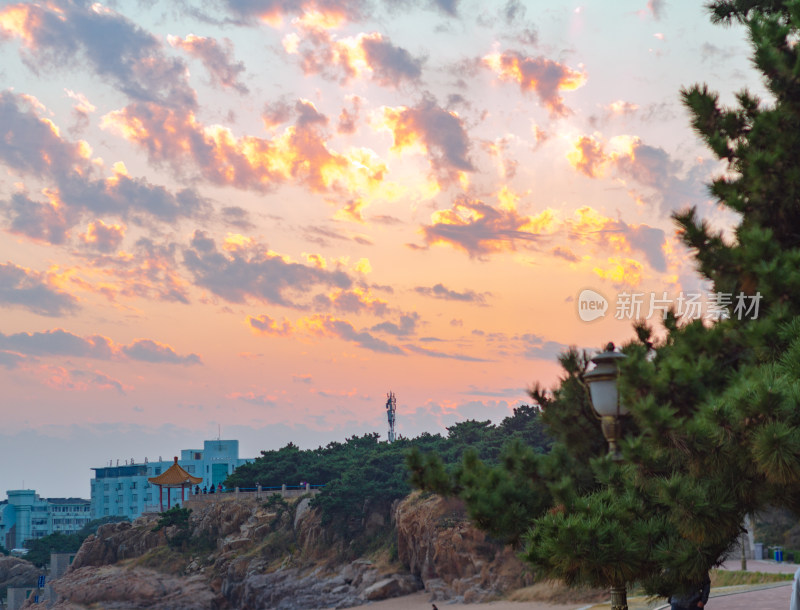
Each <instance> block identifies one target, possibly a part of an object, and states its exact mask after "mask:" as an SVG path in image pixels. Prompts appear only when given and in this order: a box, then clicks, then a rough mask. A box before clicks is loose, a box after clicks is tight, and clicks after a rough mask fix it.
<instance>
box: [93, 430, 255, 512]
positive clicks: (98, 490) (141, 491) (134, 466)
mask: <svg viewBox="0 0 800 610" xmlns="http://www.w3.org/2000/svg"><path fill="white" fill-rule="evenodd" d="M250 461H252V460H249V459H241V458H239V441H235V440H227V441H224V440H213V441H204V442H203V448H202V449H183V450H181V456H180V459H179V460H178V464H180V466H181V467H182V468H183V469H185V470H186V472H188V473H189V474H191V475H194V476H196V477H201V478H202V479H203V482H202V483H201V484H200V487H201V488H202V487H203V486H211V485H219V484H220V483H222V482H223V481H224V480H225V479H226V478H227V477H228V475H229V474H231V473H232V472H233V471H234V470H235V469H236V468H237V467H239V466H241V465H242V464H246V463H247V462H250ZM173 463H174V460H159V461H154V462H151V461H148V460H147V459H145V461H144V462H143V463H141V464H140V463H133V460H131V462H130V463H123V464H122V465H119V464H117V465H114V466H111V465H109V466H103V467H100V468H92V470H94V472H95V475H94V478H93V479H92V481H91V498H92V500H91V502H92V510H91V513H92V517H93V518H95V519H99V518H101V517H107V516H118V517H128V518H129V519H135V518H136V517H138V516H139V515H141V514H142V513H143V512H147V511H151V510H158V508H157V507H158V501H159V498H158V488H157V487H155V486H153V485H151V484H150V483H149V481H148V480H147V479H148V478H150V477H156V476H158V475H160V474H161V473H162V472H164V471H165V470H167V468H169V467H170V466H172V464H173ZM180 494H181V491H180V490H179V489H175V490H172V496H171V498H170V502H169V505H170V506H174V505H175V502H180V499H181V495H180ZM164 503H165V504H167V502H166V495H165V497H164Z"/></svg>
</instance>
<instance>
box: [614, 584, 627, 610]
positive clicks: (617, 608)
mask: <svg viewBox="0 0 800 610" xmlns="http://www.w3.org/2000/svg"><path fill="white" fill-rule="evenodd" d="M611 610H628V592H627V591H626V590H625V585H614V586H613V587H611Z"/></svg>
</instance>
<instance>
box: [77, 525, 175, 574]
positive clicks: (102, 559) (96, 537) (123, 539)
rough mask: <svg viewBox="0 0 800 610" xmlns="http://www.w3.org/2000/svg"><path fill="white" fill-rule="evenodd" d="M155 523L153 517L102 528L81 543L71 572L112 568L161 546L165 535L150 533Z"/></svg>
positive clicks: (102, 526)
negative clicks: (118, 563)
mask: <svg viewBox="0 0 800 610" xmlns="http://www.w3.org/2000/svg"><path fill="white" fill-rule="evenodd" d="M156 521H157V519H156V518H155V517H140V518H139V519H137V520H136V521H135V522H133V523H129V522H127V521H122V522H120V523H106V524H105V525H101V526H100V527H99V528H97V533H96V534H93V535H91V536H89V537H88V538H87V539H86V540H85V541H84V542H83V545H81V548H80V549H79V550H78V554H77V555H76V556H75V560H74V561H73V562H72V566H70V569H71V570H77V569H78V568H82V567H85V566H104V565H111V564H114V563H116V562H117V561H121V560H123V559H131V558H133V557H139V556H141V555H144V554H145V553H146V552H147V551H149V550H150V549H154V548H156V547H158V546H160V545H162V544H164V542H165V538H164V532H163V531H162V532H153V531H152V529H153V527H154V526H155V523H156Z"/></svg>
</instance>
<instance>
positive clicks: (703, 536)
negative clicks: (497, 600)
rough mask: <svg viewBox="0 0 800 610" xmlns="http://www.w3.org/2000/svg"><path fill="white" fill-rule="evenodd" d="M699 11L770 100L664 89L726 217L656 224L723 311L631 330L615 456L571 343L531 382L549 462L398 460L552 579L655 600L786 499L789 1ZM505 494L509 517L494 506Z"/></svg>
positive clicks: (791, 502)
mask: <svg viewBox="0 0 800 610" xmlns="http://www.w3.org/2000/svg"><path fill="white" fill-rule="evenodd" d="M709 9H710V11H711V15H712V19H713V20H714V21H716V22H719V23H723V24H734V23H738V24H741V25H744V26H745V27H746V29H747V32H748V34H749V37H750V41H751V44H752V48H753V63H754V65H755V67H756V68H757V69H758V70H759V71H760V72H761V74H762V75H763V79H764V83H765V85H766V88H767V90H768V92H769V96H770V99H769V100H768V101H765V100H760V99H758V98H757V97H755V96H754V95H752V94H751V93H749V92H748V91H742V92H740V93H738V94H737V95H736V102H737V105H736V106H735V107H733V108H726V107H722V106H721V105H720V103H719V97H718V96H717V94H715V93H712V92H711V91H710V90H709V89H708V87H707V86H705V85H698V86H695V87H691V88H688V89H686V90H684V91H683V92H682V97H683V100H684V102H685V104H686V105H687V107H688V108H689V110H690V112H691V114H692V125H693V127H694V129H695V130H696V131H697V133H698V134H699V135H700V136H701V137H702V138H703V139H704V140H705V142H706V143H707V144H708V146H709V148H710V149H711V150H712V151H713V153H714V154H715V155H716V156H717V158H719V159H720V160H722V161H724V162H726V163H727V165H728V167H727V172H726V173H725V174H723V175H722V176H721V177H719V178H718V179H716V180H714V182H713V183H712V185H711V189H710V190H711V193H712V194H713V196H714V197H715V198H716V199H717V200H718V202H719V204H720V205H722V206H725V207H726V208H728V209H730V210H732V211H734V212H736V213H737V214H738V215H739V218H740V221H739V222H738V225H737V226H736V228H735V231H734V233H733V236H732V237H731V238H727V239H726V237H725V236H724V234H723V233H722V232H715V231H713V230H712V229H711V228H710V226H709V225H708V224H707V223H705V222H703V221H702V220H700V219H699V216H698V213H697V211H696V210H695V209H691V210H687V211H683V212H681V213H678V214H676V215H675V216H674V218H675V221H676V223H677V225H678V228H679V230H680V232H681V235H682V238H683V241H684V242H685V243H686V245H687V246H688V247H689V248H690V250H691V252H692V255H693V256H694V258H695V260H696V264H697V269H698V271H699V272H700V274H701V275H702V276H703V277H704V278H705V279H706V280H708V281H709V282H710V283H711V284H712V286H713V291H714V292H715V293H722V294H729V295H731V303H730V305H729V312H730V314H731V317H730V318H729V319H722V320H719V321H709V320H706V321H703V320H695V321H690V322H684V321H682V320H680V319H679V318H678V317H677V316H676V314H675V313H671V314H670V315H668V316H667V318H666V319H665V320H664V333H663V338H656V336H655V334H654V333H653V332H652V330H651V329H650V328H648V327H646V326H645V325H643V324H639V325H637V327H636V328H635V330H636V338H635V339H634V340H632V341H631V342H630V343H628V344H627V345H625V346H624V351H625V353H626V354H627V355H628V358H627V360H626V361H625V362H624V363H623V365H622V367H621V377H620V383H621V389H622V396H623V398H624V400H625V401H626V405H627V406H628V408H629V410H630V412H631V414H630V416H629V417H628V421H627V422H626V437H625V439H624V440H623V441H622V442H621V449H622V453H623V455H624V458H625V459H624V461H623V462H622V463H614V462H613V461H611V460H610V459H609V458H607V457H605V456H604V455H603V454H604V449H603V440H602V436H601V435H600V431H599V426H598V423H597V421H596V420H595V419H594V417H593V416H592V414H591V411H590V410H589V409H588V403H587V401H586V396H585V390H584V389H583V383H582V377H583V373H584V372H585V370H586V361H585V359H584V358H583V357H582V356H581V355H580V354H578V353H576V352H574V351H573V352H570V353H568V354H565V355H564V356H563V357H562V359H561V362H562V365H563V366H564V371H565V375H564V377H563V378H562V380H561V382H560V385H559V386H558V388H556V390H555V391H553V392H552V393H548V392H544V391H543V390H541V388H535V389H534V391H533V393H532V395H533V397H534V399H535V400H536V401H537V403H538V405H539V406H541V408H542V409H543V420H544V422H545V423H546V424H547V425H548V426H549V431H550V433H551V434H552V436H553V437H554V438H555V439H556V444H555V445H554V447H553V450H552V451H551V452H550V454H549V455H546V456H540V455H535V454H534V453H531V452H526V449H525V447H520V446H518V447H516V448H514V450H513V451H512V452H510V453H509V454H508V455H506V456H504V458H503V459H501V460H500V462H499V464H498V465H496V466H487V465H485V464H483V463H481V461H480V460H477V459H476V458H475V456H467V459H465V460H464V462H463V464H462V465H461V466H460V467H458V468H456V469H453V470H450V471H449V472H447V471H445V470H444V469H443V468H442V467H441V464H439V463H438V462H437V460H436V459H435V458H431V457H429V456H423V455H416V456H414V457H413V458H412V460H411V466H412V469H413V470H414V473H415V474H414V477H415V481H416V482H417V483H418V484H419V485H422V486H426V487H428V488H431V489H439V490H445V491H447V490H449V491H450V492H451V493H457V494H458V495H460V496H461V497H463V498H464V499H465V500H466V501H467V505H468V507H469V510H470V514H472V515H473V517H475V519H476V522H477V523H478V524H479V525H481V526H482V527H485V528H486V529H488V530H490V531H497V532H500V533H503V532H505V533H506V537H507V539H509V540H511V541H520V542H521V543H523V544H524V545H525V549H526V556H527V558H528V560H529V561H530V562H531V563H532V564H534V565H535V566H537V567H538V568H539V569H540V570H542V571H544V572H545V573H547V574H548V575H550V576H555V577H558V578H562V579H564V580H566V581H568V582H584V583H589V584H594V585H602V584H611V583H614V584H618V585H621V584H625V583H632V582H640V583H642V584H643V585H644V586H645V588H646V589H647V590H648V591H649V592H652V593H660V594H667V593H669V592H671V591H674V590H675V588H676V587H678V586H680V585H681V584H685V583H686V582H690V581H697V580H699V578H700V577H701V576H702V575H703V574H705V572H706V571H707V570H708V568H709V567H710V566H712V565H714V564H716V563H718V562H719V561H721V560H722V559H723V558H724V556H725V554H726V553H727V552H728V551H729V550H730V549H731V546H732V544H734V543H735V541H736V539H737V537H738V536H739V535H740V533H741V531H742V523H743V520H744V516H745V515H746V514H750V513H753V512H755V511H758V510H759V509H761V508H763V507H765V506H767V505H775V506H784V507H787V508H790V509H792V510H794V511H795V512H797V511H798V510H799V509H800V45H797V44H796V43H797V41H798V38H800V2H797V1H796V0H793V1H781V0H771V1H768V0H761V1H759V0H731V1H717V2H712V3H711V4H710V5H709ZM759 297H760V300H759ZM737 305H740V306H743V307H742V308H737ZM756 305H757V306H758V315H757V317H755V306H756ZM487 481H489V482H488V483H487ZM512 482H513V484H512ZM506 504H507V505H509V506H512V507H514V509H513V514H514V517H515V519H516V518H519V519H521V520H522V521H523V522H524V525H519V524H517V523H515V522H514V519H508V518H507V516H506V515H504V514H501V511H499V510H498V509H499V507H502V506H504V505H506ZM521 530H529V533H528V534H524V535H523V534H521Z"/></svg>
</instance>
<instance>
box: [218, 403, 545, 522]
mask: <svg viewBox="0 0 800 610" xmlns="http://www.w3.org/2000/svg"><path fill="white" fill-rule="evenodd" d="M379 436H380V435H379V434H377V433H372V434H365V435H363V436H353V437H351V438H348V439H346V440H345V442H343V443H340V442H331V443H328V444H327V445H326V446H324V447H318V448H317V449H308V450H303V449H300V448H299V447H297V446H296V445H294V444H292V443H289V444H288V445H286V446H285V447H282V448H280V449H277V450H272V451H262V452H261V456H260V457H259V458H257V459H256V460H255V461H254V462H252V463H250V464H245V465H242V466H240V467H239V468H237V469H236V471H235V472H234V473H233V474H232V475H231V476H230V477H228V479H227V480H226V481H225V485H226V486H227V487H229V488H234V487H240V488H252V487H255V486H256V483H259V484H260V485H261V486H262V487H265V488H266V487H280V486H281V485H282V484H283V483H287V484H289V485H292V484H295V482H296V481H309V482H311V483H315V484H324V485H325V486H324V488H323V489H322V492H321V493H320V494H319V495H317V496H316V497H315V498H314V504H315V505H316V506H318V507H319V508H320V510H321V512H322V519H323V521H324V522H325V523H326V524H329V523H334V524H335V525H336V526H337V527H338V530H339V531H340V532H341V533H353V532H355V531H357V530H359V529H360V528H361V523H362V520H363V518H364V517H365V516H366V515H367V514H368V513H369V512H373V511H384V512H385V511H388V510H389V507H390V506H391V505H392V503H393V502H394V501H395V500H397V499H399V498H402V497H404V496H405V495H407V494H408V493H409V492H410V491H411V487H410V485H409V475H410V473H409V470H408V467H407V466H406V455H407V453H408V452H409V450H411V449H412V448H417V449H419V450H420V451H423V452H425V453H436V454H437V455H440V456H442V457H441V459H442V460H443V461H444V463H446V464H454V463H456V462H459V461H460V460H461V459H462V457H463V456H464V455H465V454H466V453H468V452H475V454H476V455H477V456H478V457H480V458H481V459H482V460H485V461H487V462H489V463H495V462H497V460H499V459H500V457H501V455H502V452H503V446H504V445H505V444H507V443H509V442H517V443H519V442H524V443H527V446H528V447H534V448H535V449H531V450H535V451H539V452H545V451H547V448H548V447H549V445H550V442H551V440H550V438H549V437H548V436H547V434H546V433H545V432H544V426H543V424H542V421H541V413H540V412H539V410H538V409H534V408H531V407H526V406H522V407H518V408H517V409H515V410H514V414H513V415H511V416H509V417H507V418H505V419H504V420H503V421H502V422H501V423H500V424H499V425H493V424H492V423H491V422H489V421H483V422H478V421H474V420H468V421H464V422H459V423H457V424H454V425H453V426H450V427H449V428H447V436H446V437H443V436H441V435H439V434H429V433H423V434H421V435H419V436H417V437H415V438H412V439H408V438H403V437H400V438H398V439H397V440H396V441H395V442H393V443H387V442H382V441H380V440H379Z"/></svg>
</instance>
